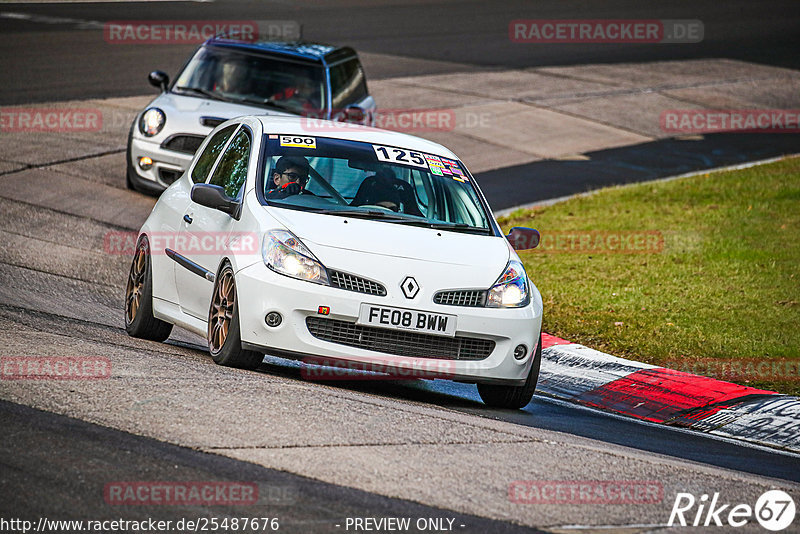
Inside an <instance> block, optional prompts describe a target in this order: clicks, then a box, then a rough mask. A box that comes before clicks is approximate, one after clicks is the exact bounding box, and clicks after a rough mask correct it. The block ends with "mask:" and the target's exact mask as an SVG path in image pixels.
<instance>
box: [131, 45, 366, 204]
mask: <svg viewBox="0 0 800 534" xmlns="http://www.w3.org/2000/svg"><path fill="white" fill-rule="evenodd" d="M149 80H150V83H151V84H153V85H155V86H156V87H158V88H159V89H161V91H162V92H161V94H160V95H159V96H158V97H156V98H155V99H154V100H153V101H152V102H150V104H148V105H147V107H146V108H145V109H143V110H142V111H141V112H140V113H138V114H137V116H136V118H135V119H134V121H133V124H131V130H130V133H129V135H128V150H127V177H126V181H127V185H128V188H130V189H136V190H138V191H141V192H144V193H151V194H158V193H160V192H161V191H163V190H164V189H165V188H166V187H167V186H168V185H169V184H171V183H172V182H174V181H175V180H177V179H178V178H179V177H180V176H181V175H182V174H183V172H184V171H185V170H186V168H187V167H188V165H189V163H191V161H192V156H193V155H194V153H195V151H196V150H197V148H198V147H199V146H200V144H201V143H202V142H203V139H204V138H205V136H206V135H207V134H208V132H210V131H211V130H212V129H213V128H214V127H215V126H217V125H218V124H221V123H222V122H223V121H225V120H227V119H231V118H233V117H238V116H240V115H253V114H275V115H302V116H308V117H316V118H322V119H332V120H339V121H347V122H354V123H358V124H367V125H371V124H372V123H373V117H374V113H375V100H374V99H373V98H372V97H371V96H370V94H369V91H368V90H367V81H366V77H365V76H364V69H363V68H362V66H361V62H360V61H359V59H358V54H356V52H355V50H353V49H352V48H349V47H335V46H329V45H324V44H319V43H309V42H302V41H301V42H291V43H289V42H274V41H263V42H245V41H240V40H236V39H230V38H224V37H215V38H212V39H209V40H208V41H206V42H205V43H203V44H202V45H201V46H200V48H198V50H197V51H196V52H195V53H194V55H193V56H192V57H191V59H190V60H189V61H188V62H187V63H186V65H184V67H183V68H182V69H181V71H180V73H179V74H178V76H177V77H176V78H175V80H174V81H173V82H172V83H170V80H169V77H168V76H167V74H165V73H164V72H161V71H154V72H151V73H150V75H149Z"/></svg>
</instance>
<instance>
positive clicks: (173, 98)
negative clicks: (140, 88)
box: [147, 93, 295, 141]
mask: <svg viewBox="0 0 800 534" xmlns="http://www.w3.org/2000/svg"><path fill="white" fill-rule="evenodd" d="M147 107H157V108H159V109H161V110H162V111H163V112H164V114H165V115H166V116H167V122H166V124H165V128H164V131H162V132H161V133H160V134H159V136H158V138H160V137H162V136H164V135H165V134H167V133H168V134H173V133H176V132H184V133H197V134H202V135H206V134H208V132H210V131H211V130H212V129H213V128H211V127H208V126H204V125H202V124H201V123H200V119H201V118H202V117H213V118H218V119H224V120H228V119H232V118H234V117H240V116H242V115H277V116H282V117H294V116H295V115H293V114H291V113H286V112H282V111H278V110H271V109H267V108H262V107H258V106H248V105H243V104H233V103H230V102H220V101H218V100H210V99H206V98H202V97H194V96H186V95H178V94H174V93H162V94H161V95H159V96H158V97H157V98H156V99H155V100H153V101H152V102H151V103H150V105H149V106H147ZM158 138H154V139H153V140H154V141H156V140H158Z"/></svg>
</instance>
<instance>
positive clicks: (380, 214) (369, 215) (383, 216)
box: [320, 209, 427, 224]
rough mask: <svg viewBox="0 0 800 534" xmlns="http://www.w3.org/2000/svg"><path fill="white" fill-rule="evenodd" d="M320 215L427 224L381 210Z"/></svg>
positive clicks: (341, 211)
mask: <svg viewBox="0 0 800 534" xmlns="http://www.w3.org/2000/svg"><path fill="white" fill-rule="evenodd" d="M320 213H324V214H325V215H343V216H345V217H361V218H362V219H380V220H383V221H393V222H394V221H396V222H402V223H408V224H427V223H426V222H425V221H424V220H420V219H412V218H411V217H405V216H403V215H396V214H394V213H389V212H386V211H382V210H370V209H366V210H359V209H353V210H347V209H338V210H337V209H331V210H329V209H323V210H321V211H320Z"/></svg>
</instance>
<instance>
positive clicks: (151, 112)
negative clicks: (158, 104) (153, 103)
mask: <svg viewBox="0 0 800 534" xmlns="http://www.w3.org/2000/svg"><path fill="white" fill-rule="evenodd" d="M166 123H167V116H166V115H165V114H164V112H163V111H161V110H160V109H158V108H148V109H146V110H145V112H144V113H142V116H141V117H140V118H139V131H140V132H142V134H143V135H145V136H147V137H153V136H154V135H157V134H158V132H160V131H161V130H162V129H163V128H164V124H166Z"/></svg>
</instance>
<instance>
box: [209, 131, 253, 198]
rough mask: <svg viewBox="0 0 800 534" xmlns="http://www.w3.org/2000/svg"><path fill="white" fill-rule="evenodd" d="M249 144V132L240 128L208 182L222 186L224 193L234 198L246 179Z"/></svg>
mask: <svg viewBox="0 0 800 534" xmlns="http://www.w3.org/2000/svg"><path fill="white" fill-rule="evenodd" d="M250 145H251V140H250V132H249V131H248V130H247V129H246V128H242V129H241V130H239V133H237V134H236V137H234V138H233V141H231V144H230V145H228V149H227V150H226V151H225V153H224V154H223V155H222V158H221V159H220V160H219V165H217V168H216V170H215V171H214V175H213V176H212V177H211V180H209V182H208V183H210V184H212V185H219V186H221V187H223V188H224V189H225V194H226V195H228V196H229V197H231V198H236V196H237V195H238V194H239V190H240V189H241V188H242V186H243V185H244V182H245V180H247V168H248V163H249V162H250Z"/></svg>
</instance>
